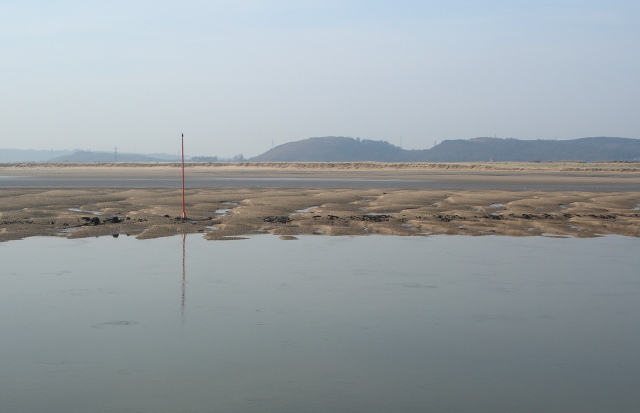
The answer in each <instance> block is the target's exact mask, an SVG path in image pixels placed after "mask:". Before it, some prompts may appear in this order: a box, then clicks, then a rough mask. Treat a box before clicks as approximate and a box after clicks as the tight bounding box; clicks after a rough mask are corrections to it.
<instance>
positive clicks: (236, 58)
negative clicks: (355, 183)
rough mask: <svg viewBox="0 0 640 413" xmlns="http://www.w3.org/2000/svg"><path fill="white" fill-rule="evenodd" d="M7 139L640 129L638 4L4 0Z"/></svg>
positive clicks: (241, 140) (634, 132)
mask: <svg viewBox="0 0 640 413" xmlns="http://www.w3.org/2000/svg"><path fill="white" fill-rule="evenodd" d="M0 78H1V80H0V148H15V149H85V150H94V151H113V150H114V148H115V147H117V148H118V152H137V153H153V152H165V153H170V154H178V153H179V151H180V137H181V134H184V136H185V153H186V154H188V155H190V156H221V157H231V156H234V155H237V154H243V155H244V157H245V158H246V157H251V156H255V155H259V154H261V153H263V152H265V151H267V150H269V149H270V148H271V147H272V145H276V146H277V145H281V144H283V143H287V142H291V141H297V140H301V139H306V138H309V137H318V136H350V137H354V138H355V137H359V138H361V139H372V140H385V141H388V142H390V143H392V144H394V145H398V146H402V147H403V148H405V149H427V148H430V147H432V146H433V145H434V144H435V143H436V142H437V143H439V142H441V141H442V140H445V139H469V138H474V137H478V136H495V137H499V138H516V139H576V138H582V137H588V136H617V137H626V138H640V2H638V1H631V0H627V1H618V0H608V1H591V0H583V1H578V0H554V1H547V0H537V1H500V0H495V1H483V0H474V1H472V0H450V1H446V2H443V1H429V0H424V1H403V0H394V1H381V0H367V1H364V0H352V1H350V0H342V1H340V0H322V1H321V0H297V1H294V0H281V1H276V0H237V1H233V0H224V1H223V0H220V1H218V0H208V1H205V0H200V1H189V0H185V1H164V0H153V1H145V0H139V1H132V0H126V1H120V0H109V1H106V0H97V1H48V0H47V1H39V0H20V1H14V0H3V1H2V2H0Z"/></svg>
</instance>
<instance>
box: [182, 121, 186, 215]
mask: <svg viewBox="0 0 640 413" xmlns="http://www.w3.org/2000/svg"><path fill="white" fill-rule="evenodd" d="M186 217H187V213H186V212H185V210H184V133H183V134H182V219H185V218H186Z"/></svg>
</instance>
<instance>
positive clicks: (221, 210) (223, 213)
mask: <svg viewBox="0 0 640 413" xmlns="http://www.w3.org/2000/svg"><path fill="white" fill-rule="evenodd" d="M231 211H232V210H231V209H216V214H218V215H219V216H221V217H223V216H225V215H227V214H228V213H229V212H231Z"/></svg>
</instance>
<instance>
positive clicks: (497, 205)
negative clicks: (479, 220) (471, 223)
mask: <svg viewBox="0 0 640 413" xmlns="http://www.w3.org/2000/svg"><path fill="white" fill-rule="evenodd" d="M503 206H504V205H503V204H491V205H489V208H502V207H503Z"/></svg>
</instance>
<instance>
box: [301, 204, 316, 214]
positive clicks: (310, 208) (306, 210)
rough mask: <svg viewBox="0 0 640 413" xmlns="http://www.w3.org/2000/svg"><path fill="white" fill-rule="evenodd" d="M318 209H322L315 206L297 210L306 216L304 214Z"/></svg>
mask: <svg viewBox="0 0 640 413" xmlns="http://www.w3.org/2000/svg"><path fill="white" fill-rule="evenodd" d="M316 208H320V207H319V206H317V205H314V206H310V207H309V208H305V209H297V210H296V213H298V214H304V213H307V212H309V211H311V210H312V209H316Z"/></svg>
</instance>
